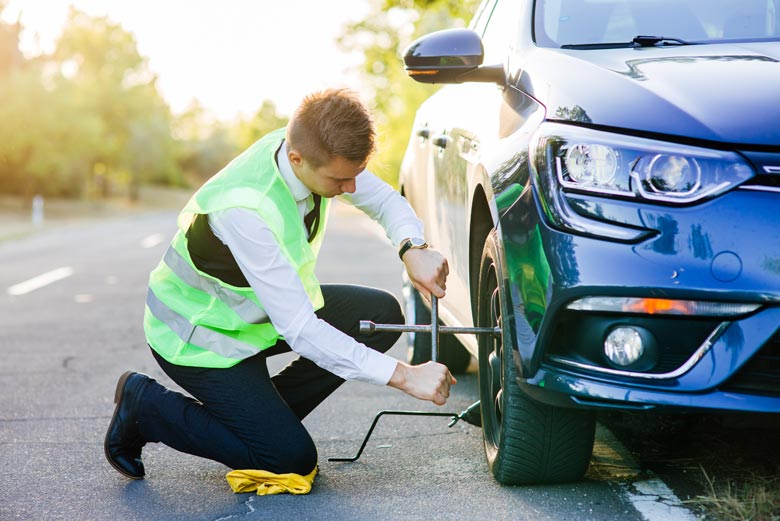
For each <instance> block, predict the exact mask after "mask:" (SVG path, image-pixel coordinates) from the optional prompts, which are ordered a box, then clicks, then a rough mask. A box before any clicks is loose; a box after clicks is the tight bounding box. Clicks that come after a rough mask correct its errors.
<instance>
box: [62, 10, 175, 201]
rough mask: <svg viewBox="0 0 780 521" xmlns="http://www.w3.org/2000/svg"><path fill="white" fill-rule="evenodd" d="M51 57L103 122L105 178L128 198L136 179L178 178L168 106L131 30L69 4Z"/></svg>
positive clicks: (168, 180) (101, 150) (101, 153)
mask: <svg viewBox="0 0 780 521" xmlns="http://www.w3.org/2000/svg"><path fill="white" fill-rule="evenodd" d="M53 61H54V63H56V64H57V65H58V66H59V68H60V69H61V70H66V71H68V73H69V74H68V77H67V81H68V82H69V83H72V84H73V85H74V86H75V87H76V88H77V90H78V91H79V92H80V93H81V94H82V95H83V96H84V103H85V105H86V107H85V111H86V113H89V114H94V115H96V116H97V117H98V118H99V119H100V121H101V122H102V124H103V128H104V134H103V136H102V139H101V146H100V148H99V150H98V159H99V160H100V163H101V164H102V165H105V175H106V176H107V178H108V180H109V181H110V182H112V183H114V184H124V185H127V186H128V187H129V189H130V192H129V193H130V196H131V198H135V196H136V195H137V188H138V185H139V184H140V183H141V182H156V183H173V184H176V183H178V182H179V180H180V174H179V171H178V168H177V165H176V161H175V159H176V144H175V142H174V139H173V136H172V134H171V119H172V118H171V114H170V110H169V108H168V106H167V104H166V103H165V101H164V100H163V99H162V97H161V96H160V94H159V92H158V90H157V87H156V77H155V76H154V75H153V74H152V73H151V72H150V71H149V68H148V64H147V60H146V59H145V58H143V57H142V56H141V55H140V53H139V52H138V46H137V44H136V41H135V37H134V36H133V35H132V34H131V33H129V32H127V31H126V30H124V29H123V28H122V27H121V26H120V25H118V24H115V23H113V22H111V21H110V20H109V19H108V18H107V17H91V16H89V15H87V14H85V13H83V12H80V11H78V10H76V9H75V8H73V7H71V9H70V14H69V18H68V23H67V25H66V28H65V31H64V32H63V34H62V36H61V37H60V39H59V41H58V43H57V49H56V51H55V53H54V56H53ZM101 186H102V187H105V186H107V185H106V183H103V184H102V185H101Z"/></svg>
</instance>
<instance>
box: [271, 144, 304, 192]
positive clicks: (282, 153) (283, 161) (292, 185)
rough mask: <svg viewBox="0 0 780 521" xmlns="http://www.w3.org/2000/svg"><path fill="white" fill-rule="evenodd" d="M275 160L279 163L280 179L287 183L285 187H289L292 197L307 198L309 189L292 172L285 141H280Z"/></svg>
mask: <svg viewBox="0 0 780 521" xmlns="http://www.w3.org/2000/svg"><path fill="white" fill-rule="evenodd" d="M276 162H277V164H278V165H279V173H280V174H282V179H284V182H285V183H286V184H287V188H289V189H290V193H291V194H292V196H293V198H294V199H295V200H296V201H303V200H305V199H307V198H308V197H309V196H310V195H311V190H309V189H308V188H306V185H305V184H303V183H302V182H301V180H300V179H298V177H297V176H296V175H295V172H293V168H292V165H291V164H290V159H289V158H288V157H287V141H283V142H282V146H281V148H280V149H279V153H278V154H277V155H276Z"/></svg>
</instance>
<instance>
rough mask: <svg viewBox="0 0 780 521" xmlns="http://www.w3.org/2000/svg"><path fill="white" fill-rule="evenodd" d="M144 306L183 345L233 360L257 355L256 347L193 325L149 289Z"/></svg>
mask: <svg viewBox="0 0 780 521" xmlns="http://www.w3.org/2000/svg"><path fill="white" fill-rule="evenodd" d="M146 305H147V306H148V307H149V311H151V313H152V315H154V317H155V318H156V319H157V320H159V321H160V322H163V323H164V324H165V325H166V326H168V327H169V328H170V329H171V331H173V332H174V333H176V336H178V337H179V338H180V339H181V340H182V341H183V342H185V343H188V344H192V345H195V346H198V347H201V348H203V349H208V350H209V351H211V352H212V353H216V354H218V355H220V356H224V357H226V358H232V359H234V360H243V359H245V358H249V357H250V356H253V355H256V354H257V353H258V350H257V347H256V346H253V345H251V344H247V343H244V342H241V341H240V340H236V339H235V338H231V337H229V336H226V335H223V334H221V333H218V332H216V331H214V330H212V329H209V328H206V327H203V326H197V325H195V324H193V323H192V322H190V321H189V320H187V319H186V318H184V317H183V316H181V315H179V314H178V313H176V312H175V311H174V310H172V309H171V308H169V307H168V306H166V305H165V304H164V303H163V302H162V301H161V300H160V299H159V298H157V295H155V294H154V291H152V290H151V289H149V292H148V293H147V294H146Z"/></svg>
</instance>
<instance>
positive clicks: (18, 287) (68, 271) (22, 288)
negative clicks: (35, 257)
mask: <svg viewBox="0 0 780 521" xmlns="http://www.w3.org/2000/svg"><path fill="white" fill-rule="evenodd" d="M73 273H74V272H73V268H71V267H70V266H64V267H62V268H57V269H56V270H51V271H47V272H46V273H42V274H40V275H38V276H37V277H33V278H31V279H28V280H25V281H24V282H20V283H19V284H14V285H13V286H11V287H10V288H8V290H7V293H8V294H9V295H11V296H14V297H15V296H19V295H24V294H26V293H30V292H31V291H35V290H36V289H40V288H42V287H44V286H48V285H49V284H51V283H53V282H57V281H58V280H62V279H66V278H68V277H70V276H71V275H73Z"/></svg>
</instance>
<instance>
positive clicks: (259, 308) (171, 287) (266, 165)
mask: <svg viewBox="0 0 780 521" xmlns="http://www.w3.org/2000/svg"><path fill="white" fill-rule="evenodd" d="M284 136H285V129H283V128H282V129H279V130H276V131H274V132H271V133H270V134H268V135H267V136H265V137H263V138H262V139H260V140H259V141H257V142H256V143H255V144H254V145H252V146H251V147H250V148H248V149H247V150H246V151H245V152H244V153H242V154H241V155H239V156H238V157H237V158H235V159H234V160H233V161H231V162H230V164H228V165H227V166H226V167H225V168H223V169H222V170H221V171H220V172H219V173H218V174H217V175H215V176H214V177H212V178H211V179H210V180H209V181H208V182H207V183H206V184H204V185H203V186H202V187H201V188H200V189H199V190H198V191H197V192H196V193H195V195H193V196H192V198H191V199H190V201H189V202H188V203H187V205H186V206H185V207H184V209H183V210H182V212H181V213H180V214H179V217H178V219H177V224H178V228H179V229H178V231H177V232H176V235H175V236H174V238H173V240H172V242H171V245H170V246H169V247H168V250H167V251H166V252H165V255H164V257H163V259H162V261H160V264H159V265H158V266H157V267H156V268H155V269H154V271H152V273H151V275H150V277H149V292H148V294H147V299H146V310H145V313H144V331H145V333H146V340H147V342H148V343H149V345H150V346H151V347H152V349H154V350H155V351H156V352H157V353H158V354H159V355H160V356H162V357H163V358H164V359H165V360H167V361H168V362H170V363H172V364H176V365H184V366H193V367H213V368H220V367H231V366H233V365H235V364H237V363H238V362H240V361H241V360H244V359H245V358H248V357H250V356H252V355H255V354H257V353H258V352H260V351H262V350H263V349H267V348H269V347H271V346H273V345H274V344H275V343H276V341H277V340H278V339H279V337H280V335H279V333H278V332H277V331H276V329H275V328H274V326H273V325H272V324H271V323H270V321H269V319H268V315H267V314H266V312H265V310H264V309H263V304H262V302H260V301H259V300H258V298H257V295H255V293H254V292H253V291H252V288H250V287H238V286H233V285H231V284H227V283H225V282H223V281H222V280H220V279H218V278H215V277H213V276H211V275H209V274H207V273H204V272H203V271H200V270H199V269H198V268H197V267H196V265H195V263H194V262H193V260H192V258H191V257H190V254H189V251H188V247H187V240H188V239H187V230H188V228H189V226H190V224H191V223H192V221H193V219H194V218H195V217H196V216H197V215H199V214H209V213H212V212H216V211H219V210H224V209H227V208H247V209H249V210H252V211H255V212H257V214H258V215H259V216H260V217H261V218H262V219H263V221H264V222H265V223H266V224H267V225H268V227H269V228H270V230H271V232H272V233H273V234H274V236H275V237H276V239H277V241H278V243H279V246H280V248H281V251H282V253H283V254H284V255H285V257H286V258H287V260H288V261H289V262H290V264H292V266H293V267H294V268H295V270H296V271H297V272H298V276H299V277H300V278H301V281H302V282H303V287H304V289H305V290H306V293H307V295H308V296H309V299H310V300H311V303H312V304H313V306H314V309H315V310H317V309H320V308H321V307H322V306H323V298H322V291H321V290H320V284H319V281H318V280H317V278H316V276H315V275H314V267H315V264H316V261H317V254H318V252H319V249H320V245H321V244H322V238H323V235H324V231H325V225H326V224H327V214H328V203H329V201H330V200H329V199H326V198H323V199H322V203H321V208H320V227H319V231H318V232H317V234H316V236H315V237H314V238H313V240H312V242H311V243H310V242H309V241H308V238H307V232H306V229H305V227H304V225H303V222H302V220H301V217H300V214H299V213H298V208H297V206H296V202H295V199H294V198H293V196H292V194H291V193H290V190H289V188H288V187H287V185H286V184H285V182H284V180H283V178H282V176H281V174H280V173H279V168H278V166H277V164H276V161H275V159H274V154H275V152H276V150H278V148H279V147H280V146H281V144H282V141H283V140H284Z"/></svg>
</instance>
